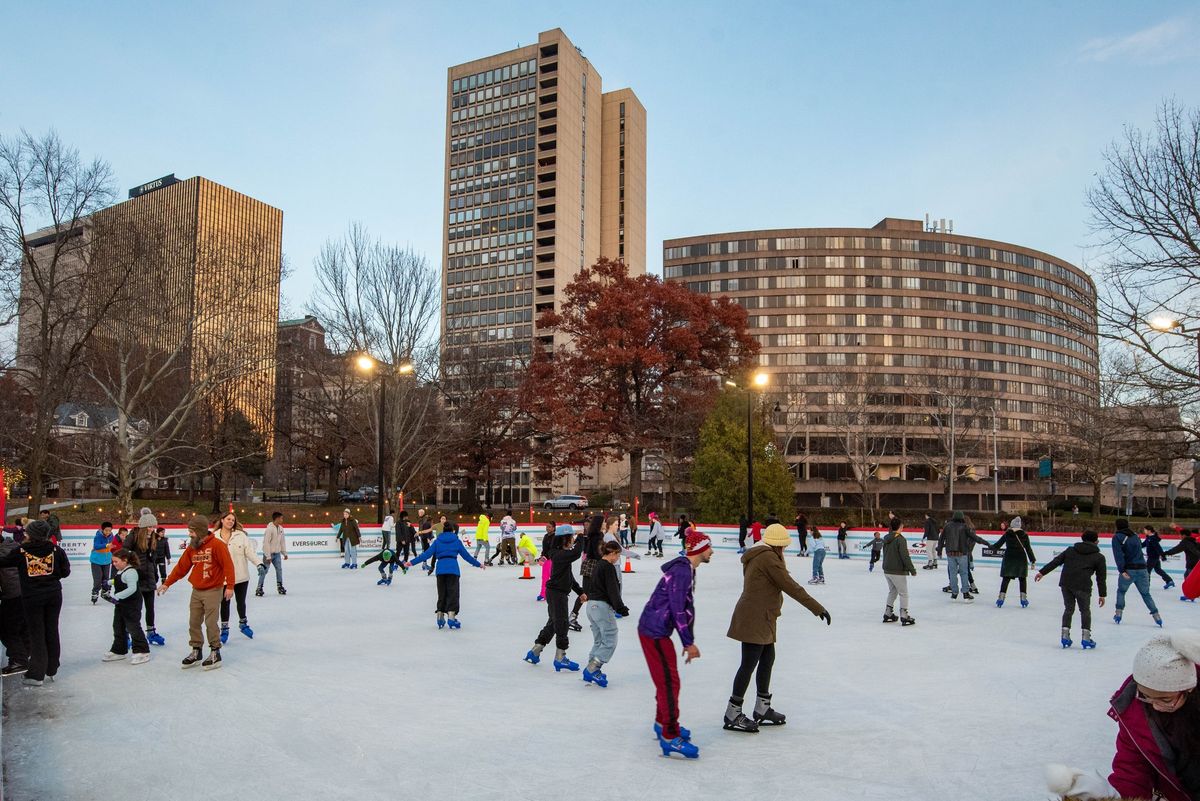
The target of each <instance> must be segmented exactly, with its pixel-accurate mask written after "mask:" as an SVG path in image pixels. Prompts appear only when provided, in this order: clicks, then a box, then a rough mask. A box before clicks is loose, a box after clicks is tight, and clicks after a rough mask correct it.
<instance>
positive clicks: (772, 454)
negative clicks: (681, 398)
mask: <svg viewBox="0 0 1200 801" xmlns="http://www.w3.org/2000/svg"><path fill="white" fill-rule="evenodd" d="M751 402H753V403H754V404H755V406H756V407H757V408H756V411H755V414H754V416H753V420H752V423H751V437H750V443H751V450H752V452H753V454H754V516H755V517H757V518H758V519H759V520H761V519H763V518H764V517H766V515H767V512H775V513H776V514H778V515H779V516H780V517H781V519H787V517H788V513H789V512H790V510H791V509H792V507H793V505H794V503H795V501H794V484H793V480H792V474H791V472H790V471H789V470H788V469H787V465H786V464H785V462H784V459H783V454H782V453H780V451H779V448H778V447H776V445H775V437H774V432H773V431H772V430H771V426H770V425H769V424H768V422H767V420H766V418H765V415H764V414H763V411H762V409H763V407H762V403H761V399H760V398H759V397H758V395H752V396H751ZM692 483H693V484H695V486H696V493H697V502H698V504H697V505H698V507H699V508H698V519H700V520H703V521H705V522H713V523H717V522H733V521H736V520H737V518H738V515H740V514H742V513H744V512H745V511H746V393H745V391H744V390H741V391H739V390H735V391H725V392H722V393H721V395H720V397H719V398H718V399H717V403H716V405H715V406H714V407H713V410H712V411H711V412H710V413H709V415H708V418H707V419H706V420H705V421H704V425H703V426H702V427H701V428H700V445H699V448H698V449H697V451H696V460H695V464H694V466H693V468H692Z"/></svg>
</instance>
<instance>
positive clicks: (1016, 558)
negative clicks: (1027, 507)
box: [992, 528, 1037, 579]
mask: <svg viewBox="0 0 1200 801" xmlns="http://www.w3.org/2000/svg"><path fill="white" fill-rule="evenodd" d="M992 547H993V548H994V549H996V550H997V551H998V550H1000V548H1004V559H1003V560H1002V561H1001V562H1000V578H1009V579H1015V578H1025V574H1026V573H1028V572H1029V565H1031V564H1032V563H1034V562H1036V561H1037V557H1036V556H1034V555H1033V546H1032V545H1030V544H1029V535H1028V534H1026V533H1025V530H1024V529H1020V528H1010V529H1009V530H1008V531H1006V532H1004V536H1002V537H1001V538H1000V539H998V540H996V544H995V545H993V546H992ZM1026 557H1028V559H1027V558H1026Z"/></svg>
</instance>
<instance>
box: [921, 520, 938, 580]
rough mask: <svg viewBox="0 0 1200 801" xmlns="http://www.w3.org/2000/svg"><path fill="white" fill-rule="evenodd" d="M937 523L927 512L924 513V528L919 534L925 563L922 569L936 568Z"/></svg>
mask: <svg viewBox="0 0 1200 801" xmlns="http://www.w3.org/2000/svg"><path fill="white" fill-rule="evenodd" d="M937 542H938V524H937V521H936V520H934V519H933V515H932V514H930V513H929V512H926V513H925V529H924V532H923V533H922V534H921V545H923V546H924V547H925V565H924V566H923V567H922V568H921V569H922V570H936V569H937Z"/></svg>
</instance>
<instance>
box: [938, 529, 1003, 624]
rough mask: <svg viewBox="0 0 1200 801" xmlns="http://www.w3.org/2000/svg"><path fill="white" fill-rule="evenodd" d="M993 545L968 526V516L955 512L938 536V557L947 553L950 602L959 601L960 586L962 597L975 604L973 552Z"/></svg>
mask: <svg viewBox="0 0 1200 801" xmlns="http://www.w3.org/2000/svg"><path fill="white" fill-rule="evenodd" d="M976 544H979V545H987V546H988V547H989V548H990V547H991V544H990V543H989V542H988V541H987V540H985V539H984V538H983V537H981V536H979V535H978V534H976V533H975V529H974V528H972V527H971V526H969V525H968V524H967V519H966V515H964V514H963V513H962V512H961V511H955V512H954V515H953V516H952V518H951V519H950V520H948V521H947V522H946V525H944V526H942V532H941V534H939V535H938V544H937V555H938V556H941V555H942V552H943V551H945V553H946V557H947V560H946V568H947V572H948V573H949V574H950V600H951V601H957V600H958V592H959V584H961V585H962V597H963V600H964V601H966V602H967V603H974V602H975V596H974V595H972V594H971V551H972V550H974V548H975V545H976Z"/></svg>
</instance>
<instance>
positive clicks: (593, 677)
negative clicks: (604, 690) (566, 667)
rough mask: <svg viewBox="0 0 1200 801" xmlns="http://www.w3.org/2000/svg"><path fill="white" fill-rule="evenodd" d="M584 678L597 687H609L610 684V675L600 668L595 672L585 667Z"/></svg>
mask: <svg viewBox="0 0 1200 801" xmlns="http://www.w3.org/2000/svg"><path fill="white" fill-rule="evenodd" d="M583 680H584V681H585V682H587V683H588V684H595V685H596V686H597V687H607V686H608V676H605V675H604V673H603V672H602V671H600V670H599V669H597V670H596V672H595V673H593V672H592V671H590V670H588V669H587V668H584V669H583Z"/></svg>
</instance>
